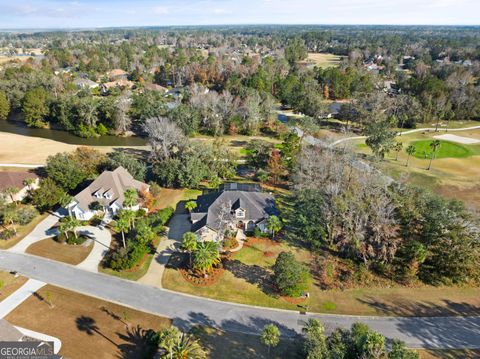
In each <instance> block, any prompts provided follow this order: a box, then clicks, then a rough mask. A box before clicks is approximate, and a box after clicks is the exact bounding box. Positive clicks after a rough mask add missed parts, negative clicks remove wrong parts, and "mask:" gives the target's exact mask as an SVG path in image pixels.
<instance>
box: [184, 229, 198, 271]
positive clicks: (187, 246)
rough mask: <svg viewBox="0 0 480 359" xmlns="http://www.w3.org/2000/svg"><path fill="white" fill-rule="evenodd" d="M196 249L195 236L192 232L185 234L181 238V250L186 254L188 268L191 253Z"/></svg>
mask: <svg viewBox="0 0 480 359" xmlns="http://www.w3.org/2000/svg"><path fill="white" fill-rule="evenodd" d="M197 248H198V241H197V235H196V234H195V233H192V232H186V233H185V234H184V235H183V237H182V249H183V250H185V251H187V252H188V257H189V261H190V267H191V266H192V253H193V252H195V251H196V250H197Z"/></svg>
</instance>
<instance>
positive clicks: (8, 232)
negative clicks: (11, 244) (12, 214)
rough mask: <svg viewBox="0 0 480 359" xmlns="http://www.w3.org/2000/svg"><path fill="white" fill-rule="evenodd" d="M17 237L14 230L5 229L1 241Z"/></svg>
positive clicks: (0, 233) (0, 235) (0, 234)
mask: <svg viewBox="0 0 480 359" xmlns="http://www.w3.org/2000/svg"><path fill="white" fill-rule="evenodd" d="M14 236H15V232H14V231H13V229H5V230H3V231H1V232H0V239H3V240H7V239H10V238H13V237H14Z"/></svg>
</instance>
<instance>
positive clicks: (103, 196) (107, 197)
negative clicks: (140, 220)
mask: <svg viewBox="0 0 480 359" xmlns="http://www.w3.org/2000/svg"><path fill="white" fill-rule="evenodd" d="M130 188H133V189H135V190H137V192H140V191H148V190H149V185H147V184H146V183H143V182H140V181H137V180H136V179H135V178H133V176H132V175H131V174H130V173H129V172H128V171H127V170H126V169H125V168H123V167H121V166H120V167H118V168H117V169H115V170H114V171H104V172H103V173H102V174H101V175H100V176H98V177H97V178H96V179H95V180H94V181H93V182H92V183H90V185H89V186H88V187H87V188H85V189H84V190H83V191H81V192H80V193H78V194H77V195H76V196H75V197H74V198H73V201H72V202H71V203H70V204H69V205H68V206H67V208H68V209H69V211H70V212H71V213H72V214H73V215H74V216H75V218H77V219H80V220H84V221H88V220H89V219H91V218H92V217H93V216H94V215H95V213H97V212H98V211H99V210H101V211H103V212H104V213H105V217H106V218H111V217H113V216H114V215H115V214H116V213H117V212H118V211H119V210H121V209H122V208H124V206H123V201H124V200H125V197H124V193H125V191H126V190H127V189H130ZM140 208H141V207H140V204H137V205H136V206H132V207H129V208H128V209H131V210H134V211H137V210H139V209H140Z"/></svg>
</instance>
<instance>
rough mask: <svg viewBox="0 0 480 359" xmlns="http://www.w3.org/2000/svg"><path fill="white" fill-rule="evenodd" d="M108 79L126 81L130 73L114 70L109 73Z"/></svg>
mask: <svg viewBox="0 0 480 359" xmlns="http://www.w3.org/2000/svg"><path fill="white" fill-rule="evenodd" d="M107 77H108V78H109V79H110V81H117V80H126V79H127V77H128V72H126V71H123V70H122V69H114V70H111V71H109V72H107Z"/></svg>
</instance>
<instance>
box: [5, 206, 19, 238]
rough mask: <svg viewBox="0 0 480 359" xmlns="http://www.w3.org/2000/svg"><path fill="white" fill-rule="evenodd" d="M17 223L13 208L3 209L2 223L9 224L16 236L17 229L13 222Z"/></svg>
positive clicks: (15, 212)
mask: <svg viewBox="0 0 480 359" xmlns="http://www.w3.org/2000/svg"><path fill="white" fill-rule="evenodd" d="M16 221H17V211H16V209H15V208H12V207H8V206H7V207H5V210H4V212H3V223H5V224H6V223H10V225H11V226H12V229H13V233H15V235H17V227H16V226H15V222H16Z"/></svg>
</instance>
